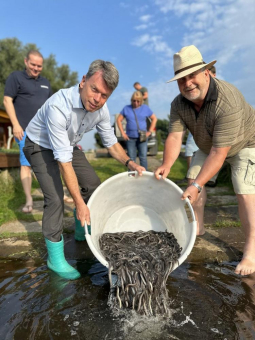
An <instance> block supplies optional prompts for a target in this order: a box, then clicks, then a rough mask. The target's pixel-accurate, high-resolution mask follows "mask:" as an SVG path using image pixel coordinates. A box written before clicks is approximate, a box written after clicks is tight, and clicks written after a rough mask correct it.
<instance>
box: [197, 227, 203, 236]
mask: <svg viewBox="0 0 255 340" xmlns="http://www.w3.org/2000/svg"><path fill="white" fill-rule="evenodd" d="M204 234H205V228H204V227H203V228H199V226H197V236H203V235H204Z"/></svg>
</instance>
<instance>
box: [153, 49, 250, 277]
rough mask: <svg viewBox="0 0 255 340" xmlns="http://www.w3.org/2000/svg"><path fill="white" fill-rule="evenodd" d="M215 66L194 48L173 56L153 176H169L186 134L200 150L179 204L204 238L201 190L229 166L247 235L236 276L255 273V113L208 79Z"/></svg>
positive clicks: (226, 88)
mask: <svg viewBox="0 0 255 340" xmlns="http://www.w3.org/2000/svg"><path fill="white" fill-rule="evenodd" d="M215 62H216V60H214V61H212V62H210V63H208V64H204V63H203V58H202V55H201V53H200V51H199V50H198V49H197V48H196V47H195V46H194V45H191V46H186V47H183V48H182V49H181V50H180V51H179V52H178V53H176V54H174V63H173V64H174V72H175V76H174V77H173V78H172V79H171V80H170V81H174V80H177V83H178V87H179V90H180V94H179V95H178V96H177V97H176V98H175V99H174V100H173V102H172V103H171V113H170V123H169V135H168V137H167V139H166V142H165V150H164V157H163V164H162V165H161V166H160V167H159V168H158V169H157V170H156V171H155V177H156V178H157V179H160V178H161V176H162V178H163V179H164V178H166V177H167V175H168V174H169V172H170V169H171V167H172V165H173V164H174V162H175V160H176V159H177V157H178V155H179V153H180V149H181V145H182V137H183V132H184V131H185V130H186V129H188V130H189V131H190V132H191V133H192V135H193V137H194V140H195V142H196V144H197V146H198V147H199V150H198V151H197V152H196V153H195V155H194V157H193V158H192V161H191V166H190V168H189V170H188V173H187V178H188V187H187V189H186V190H185V191H184V193H183V195H182V199H185V198H189V200H190V202H191V204H192V205H193V208H194V212H195V215H196V220H197V235H203V234H204V233H205V229H204V207H205V203H206V189H205V187H204V185H205V184H206V183H207V182H208V181H209V180H210V179H211V178H212V177H213V176H215V175H216V174H217V172H218V171H219V170H220V169H221V167H222V165H223V163H224V162H225V161H226V162H228V163H229V164H230V166H231V173H232V183H233V187H234V191H235V193H236V197H237V201H238V209H239V216H240V220H241V224H242V227H243V229H244V233H245V244H244V250H243V257H242V260H241V262H240V263H239V264H238V265H237V267H236V269H235V273H236V274H241V275H249V274H252V273H254V272H255V209H254V206H255V181H254V177H255V167H254V163H255V109H254V108H253V107H252V106H251V105H249V104H248V103H247V102H246V101H245V99H244V97H243V95H242V94H241V93H240V91H239V90H237V88H236V87H235V86H233V85H231V84H229V83H227V82H225V81H222V80H219V79H217V78H213V77H212V76H211V75H210V72H209V69H210V68H211V66H212V65H214V64H215ZM160 175H161V176H160Z"/></svg>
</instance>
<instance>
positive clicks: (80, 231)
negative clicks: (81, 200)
mask: <svg viewBox="0 0 255 340" xmlns="http://www.w3.org/2000/svg"><path fill="white" fill-rule="evenodd" d="M73 214H74V219H75V232H74V238H75V240H76V241H85V228H83V227H82V226H81V222H80V221H79V220H78V219H77V217H76V209H75V208H74V210H73Z"/></svg>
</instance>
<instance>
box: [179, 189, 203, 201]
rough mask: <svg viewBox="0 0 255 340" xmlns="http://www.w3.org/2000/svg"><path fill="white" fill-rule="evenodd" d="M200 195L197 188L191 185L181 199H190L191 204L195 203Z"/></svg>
mask: <svg viewBox="0 0 255 340" xmlns="http://www.w3.org/2000/svg"><path fill="white" fill-rule="evenodd" d="M198 195H199V193H198V191H197V188H196V187H194V186H192V185H190V186H188V187H187V189H186V190H185V191H184V193H183V194H182V197H181V199H182V200H185V198H188V199H189V200H190V203H194V202H195V201H196V200H197V199H198Z"/></svg>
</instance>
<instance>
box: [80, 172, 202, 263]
mask: <svg viewBox="0 0 255 340" xmlns="http://www.w3.org/2000/svg"><path fill="white" fill-rule="evenodd" d="M181 195H182V190H181V189H180V188H179V187H178V186H177V185H176V184H175V183H173V182H172V181H170V180H169V179H165V180H163V179H161V180H157V179H156V178H155V176H154V174H153V173H151V172H147V171H146V172H143V176H139V175H138V174H137V173H136V172H124V173H120V174H118V175H115V176H113V177H111V178H109V179H108V180H106V181H105V182H103V183H102V184H101V185H100V186H99V187H98V188H97V189H96V190H95V191H94V193H93V194H92V196H91V197H90V199H89V202H88V207H89V209H90V217H91V235H90V234H89V229H88V226H87V225H85V236H86V240H87V242H88V245H89V247H90V249H91V251H92V253H93V254H94V255H95V256H96V258H97V259H98V260H99V261H100V262H101V263H102V264H103V265H104V266H106V267H108V262H107V261H106V259H105V258H104V256H103V254H102V253H101V250H100V247H99V237H100V236H101V235H102V234H103V233H115V232H125V231H132V232H135V231H138V230H143V231H148V230H155V231H166V230H167V231H168V232H172V233H173V234H174V236H175V237H176V239H177V241H178V243H179V244H180V246H181V247H182V252H181V256H180V258H179V263H178V264H176V265H175V267H174V269H176V268H177V267H178V266H179V265H181V264H182V263H183V262H184V261H185V260H186V258H187V256H188V255H189V254H190V252H191V250H192V248H193V246H194V243H195V239H196V228H197V223H196V221H195V215H194V212H193V209H192V206H191V204H190V202H189V200H188V199H186V200H184V201H182V200H181Z"/></svg>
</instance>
